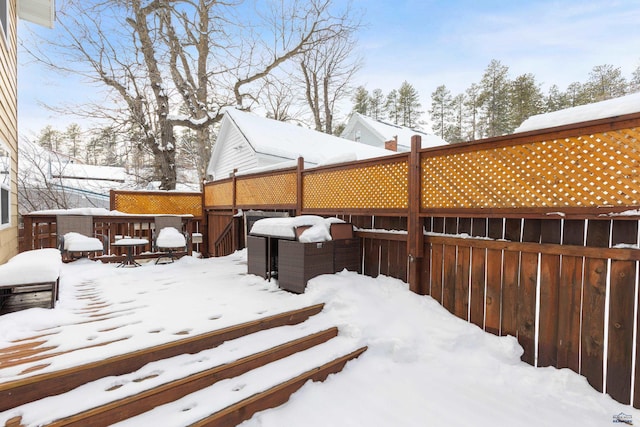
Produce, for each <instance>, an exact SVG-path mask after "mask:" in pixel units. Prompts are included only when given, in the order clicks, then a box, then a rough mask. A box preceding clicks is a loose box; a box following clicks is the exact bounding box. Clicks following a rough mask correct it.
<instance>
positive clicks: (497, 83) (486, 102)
mask: <svg viewBox="0 0 640 427" xmlns="http://www.w3.org/2000/svg"><path fill="white" fill-rule="evenodd" d="M508 73H509V67H507V66H505V65H502V64H501V63H500V61H497V60H495V59H494V60H492V61H491V62H490V63H489V66H488V67H487V69H486V70H485V72H484V75H483V76H482V80H481V81H480V86H481V88H482V89H481V93H480V99H481V103H482V117H481V120H482V125H483V128H484V136H487V137H493V136H498V135H504V134H507V133H509V132H511V130H512V128H511V126H510V120H509V106H510V102H509V98H510V88H511V82H510V81H509V76H508Z"/></svg>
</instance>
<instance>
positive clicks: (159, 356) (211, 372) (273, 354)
mask: <svg viewBox="0 0 640 427" xmlns="http://www.w3.org/2000/svg"><path fill="white" fill-rule="evenodd" d="M76 292H78V293H79V295H78V298H79V299H81V300H83V301H85V302H86V304H85V307H84V308H78V309H77V310H80V311H82V312H83V313H84V314H86V322H100V321H103V320H105V319H110V318H111V317H110V316H114V315H117V313H116V311H117V310H116V309H115V308H113V309H112V308H110V307H109V305H108V304H105V302H104V301H103V300H102V299H101V295H100V292H99V291H98V290H96V289H93V288H92V286H91V285H90V284H86V285H84V286H81V287H80V288H78V289H76ZM47 300H48V295H46V293H45V292H42V293H41V294H39V293H34V294H23V295H18V296H15V297H11V299H10V300H8V301H6V304H5V305H4V307H3V312H10V311H12V310H17V309H20V308H24V307H25V306H26V305H29V306H30V307H32V306H40V305H41V304H42V306H46V301H47ZM322 309H323V305H322V304H319V305H314V306H309V307H303V308H300V309H297V310H291V311H287V312H283V313H278V314H273V315H270V316H266V317H261V318H259V319H257V320H253V321H248V322H244V323H241V324H237V325H233V326H229V327H224V328H221V329H217V330H212V331H211V332H208V333H203V334H199V335H195V336H187V337H186V338H182V339H179V340H176V341H173V342H170V343H167V344H164V345H157V346H152V347H149V348H144V349H141V350H138V351H133V352H130V353H127V354H120V355H117V356H113V357H107V358H104V359H103V360H99V361H93V362H88V363H85V364H79V365H78V366H74V367H71V368H66V369H60V370H56V371H50V369H44V368H47V367H48V366H50V363H51V362H52V361H53V360H55V359H56V358H64V357H66V356H68V355H69V354H70V353H73V352H75V351H77V350H83V349H87V348H90V347H97V346H109V345H112V344H115V341H113V342H100V343H98V344H91V343H86V342H85V343H84V344H83V345H79V346H78V348H76V349H71V350H65V351H59V350H57V347H56V344H55V338H56V335H57V334H58V333H59V328H56V330H43V331H40V333H37V334H34V335H33V336H31V337H26V338H23V339H20V340H16V341H14V342H12V343H11V345H8V346H5V347H2V348H0V380H1V378H2V376H3V371H5V372H7V371H9V372H13V373H15V372H16V368H21V367H24V369H22V370H19V375H17V376H16V377H15V378H16V379H12V380H10V381H7V382H4V383H1V382H0V425H4V426H5V427H16V426H29V425H54V426H70V425H73V426H86V425H91V426H107V425H111V424H113V423H115V422H118V421H121V420H124V419H128V418H132V417H137V416H144V415H145V413H146V412H147V411H149V410H151V409H153V408H155V407H158V406H162V405H166V404H170V403H171V402H174V401H176V400H178V399H181V398H183V397H185V396H187V395H189V394H191V393H195V392H198V391H199V390H202V389H204V388H207V387H212V386H214V385H216V383H218V382H219V381H221V380H223V379H228V378H235V377H238V376H241V375H243V374H245V373H247V372H250V371H252V370H256V369H269V366H270V364H272V363H274V362H279V361H282V360H286V359H287V358H288V357H291V356H293V355H296V354H297V353H300V352H305V351H307V350H310V349H313V348H315V347H317V346H321V345H327V343H329V344H330V342H331V340H332V339H333V338H334V337H336V336H337V335H338V330H337V328H335V327H329V328H325V329H323V330H318V331H314V330H313V328H312V329H311V330H310V331H306V327H305V326H304V324H305V322H308V321H309V319H310V318H311V317H313V316H318V315H321V311H322ZM298 324H300V325H301V328H300V329H301V330H305V332H299V336H296V337H292V338H291V339H290V340H285V341H283V342H278V343H273V344H270V345H269V346H268V347H267V348H264V349H263V350H260V351H256V352H254V353H251V354H247V355H245V356H239V357H238V358H237V359H235V360H231V361H229V362H227V363H224V364H222V365H219V366H212V367H208V368H206V367H205V368H204V369H202V370H201V371H199V372H194V373H193V374H191V375H187V376H185V377H184V378H178V379H174V380H171V381H168V382H166V383H163V384H155V383H154V381H153V378H154V376H155V375H154V374H151V375H149V374H148V373H144V372H143V371H142V370H141V368H143V367H145V366H147V365H149V364H151V363H153V362H156V361H161V360H165V359H170V358H173V357H184V355H193V356H194V357H198V356H197V355H198V354H199V353H200V352H202V351H207V350H210V349H214V348H217V347H218V346H220V345H221V344H223V343H225V342H233V341H234V340H241V339H245V340H246V338H247V337H251V336H252V334H256V333H258V332H264V331H268V330H272V329H276V328H279V327H283V326H286V325H298ZM70 326H72V325H70ZM274 336H275V334H274ZM123 339H126V338H123ZM280 339H282V338H280ZM238 345H240V344H238ZM365 350H366V348H359V349H351V350H348V351H347V350H345V351H344V352H343V354H342V355H341V356H339V357H336V358H335V359H333V360H330V361H327V362H323V363H318V364H317V365H311V366H310V367H309V369H308V370H307V371H306V372H303V373H296V372H292V373H291V375H290V377H286V378H283V380H282V382H281V383H280V384H277V385H276V386H273V387H270V388H268V389H266V390H260V391H258V392H256V393H254V394H252V395H250V396H241V395H239V397H238V400H237V401H236V402H235V403H233V404H232V405H228V406H226V407H224V408H218V409H217V410H216V409H212V412H211V413H209V414H206V416H203V417H202V419H201V420H200V421H199V422H198V423H197V425H211V426H222V425H236V424H237V423H239V422H241V421H243V420H246V419H249V418H250V417H251V416H252V415H253V414H254V413H255V412H257V411H260V410H264V409H268V408H271V407H275V406H278V405H280V404H282V403H284V402H286V401H287V400H288V399H289V396H290V395H291V394H292V393H293V392H295V391H296V390H298V389H299V388H300V387H302V385H303V384H304V383H305V382H306V381H308V380H309V379H311V380H313V381H322V380H324V379H325V378H326V377H327V376H328V375H329V374H330V373H335V372H339V371H340V370H342V367H343V366H344V365H345V364H346V363H347V361H349V360H351V359H353V358H356V357H358V356H359V355H360V354H361V353H362V352H363V351H365ZM252 351H253V350H252ZM74 357H76V358H77V356H74ZM54 366H55V365H54ZM39 371H42V372H41V373H39ZM138 371H140V373H138ZM132 373H133V374H134V375H137V376H139V377H140V378H139V379H137V380H134V381H133V382H136V383H140V382H142V383H149V387H148V388H147V389H145V390H144V391H142V392H137V393H135V394H133V395H130V396H128V397H126V398H122V397H117V396H116V393H115V390H117V389H118V388H119V386H113V379H114V378H118V377H119V376H126V375H130V374H132ZM6 377H7V376H6V375H5V378H6ZM105 380H106V381H105ZM100 381H105V384H111V386H107V385H105V387H104V390H103V391H102V394H103V395H104V396H106V397H104V396H101V397H104V398H103V400H102V401H103V402H104V403H103V404H98V406H96V407H93V408H90V409H86V408H79V409H74V408H69V409H68V411H67V412H66V413H65V414H64V415H56V418H54V419H49V420H46V421H45V422H43V423H41V422H37V423H36V424H32V423H30V422H29V421H24V420H23V418H27V420H28V419H29V417H28V409H27V410H24V409H22V407H24V408H29V407H33V404H32V402H35V403H36V404H37V403H38V402H40V401H43V402H44V401H46V399H55V398H57V397H60V396H63V395H67V396H69V397H72V396H75V395H78V396H79V397H78V399H79V400H78V401H80V400H84V398H83V397H82V393H83V392H82V387H83V386H85V385H86V384H88V383H95V382H100ZM74 393H75V394H74ZM110 393H111V394H113V395H114V398H113V399H110V398H109V397H108V396H109V394H110ZM29 405H31V406H29ZM14 408H16V409H18V411H17V412H16V413H15V414H12V410H13V409H14ZM3 414H5V417H4V418H2V415H3ZM18 414H23V415H18ZM141 422H142V423H143V424H144V423H145V422H144V421H141Z"/></svg>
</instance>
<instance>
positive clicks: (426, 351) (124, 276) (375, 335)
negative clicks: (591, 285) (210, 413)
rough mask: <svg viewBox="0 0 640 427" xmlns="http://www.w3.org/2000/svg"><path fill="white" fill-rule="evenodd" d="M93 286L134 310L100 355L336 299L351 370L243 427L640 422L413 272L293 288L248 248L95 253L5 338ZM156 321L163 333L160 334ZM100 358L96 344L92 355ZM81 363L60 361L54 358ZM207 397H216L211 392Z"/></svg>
mask: <svg viewBox="0 0 640 427" xmlns="http://www.w3.org/2000/svg"><path fill="white" fill-rule="evenodd" d="M89 282H92V283H93V284H94V286H96V287H97V288H98V289H99V294H100V296H101V298H102V299H104V300H105V301H106V302H108V303H110V304H112V306H113V305H115V306H117V307H120V309H121V310H122V311H118V313H119V317H115V318H113V319H112V320H111V321H112V322H113V326H117V325H120V326H121V327H120V328H118V329H115V330H113V331H112V332H113V335H112V336H111V338H115V337H117V336H130V337H131V339H126V340H124V341H122V342H121V343H118V344H112V345H110V346H107V347H104V348H103V349H101V350H97V351H96V354H95V355H94V356H99V357H100V358H104V357H107V356H109V354H105V351H106V350H105V349H109V350H108V351H110V352H111V351H115V349H117V350H118V351H123V350H131V349H133V348H134V347H135V348H137V347H139V346H141V345H148V344H150V343H155V342H156V341H155V340H158V339H160V340H167V339H179V338H180V337H181V336H176V335H175V334H176V333H178V332H180V331H189V333H190V334H196V333H200V332H204V331H205V330H209V329H211V327H212V325H214V324H215V325H216V326H220V327H222V326H225V325H229V324H232V323H233V322H237V321H243V320H246V319H247V318H249V317H255V316H258V313H262V314H261V315H268V314H271V313H275V312H278V311H285V310H288V309H292V308H296V307H302V306H306V305H309V304H313V303H318V302H324V303H326V306H325V310H324V312H323V313H322V314H321V316H322V317H323V318H325V320H323V322H327V321H329V322H330V323H331V324H335V325H337V326H338V327H339V328H340V339H341V340H342V341H345V342H348V343H350V345H352V346H354V347H355V346H359V345H368V346H369V350H368V351H367V352H365V353H364V354H363V355H362V356H360V357H359V358H358V359H357V360H354V361H352V362H349V363H348V364H347V365H346V367H345V369H344V370H343V371H342V372H341V373H339V374H337V375H331V376H329V378H328V379H327V381H325V382H324V383H307V384H306V385H305V386H304V387H303V388H302V389H301V390H299V391H298V392H297V393H295V394H294V395H293V396H292V398H291V399H290V401H289V402H288V403H286V404H284V405H282V406H281V407H278V408H275V409H271V410H267V411H263V412H261V413H258V414H256V415H255V416H254V417H253V418H252V419H251V420H248V421H246V422H245V423H243V426H244V427H248V426H260V427H269V426H274V427H275V426H277V427H282V426H300V425H304V426H305V427H307V426H309V427H313V426H323V427H324V426H328V425H332V426H424V425H433V426H448V425H451V426H460V425H462V426H467V425H473V426H491V427H494V426H527V427H529V426H536V427H537V426H547V425H580V426H605V425H611V424H612V422H613V421H614V417H615V416H616V415H618V414H621V413H623V414H626V415H628V416H630V417H632V418H634V419H635V420H636V422H637V420H640V411H638V410H636V409H634V408H632V407H630V406H628V405H622V404H619V403H617V402H615V401H613V400H612V399H611V398H609V397H608V396H606V395H603V394H601V393H598V392H597V391H595V390H594V389H592V388H591V387H590V386H589V385H588V383H587V381H586V379H585V378H583V377H581V376H579V375H577V374H575V373H573V372H571V371H570V370H568V369H561V370H559V369H555V368H534V367H532V366H529V365H527V364H526V363H524V362H521V361H520V355H521V354H522V348H521V347H520V346H519V345H518V343H517V341H516V340H515V338H513V337H497V336H494V335H491V334H488V333H484V332H483V331H482V330H480V329H479V328H478V327H476V326H475V325H472V324H469V323H467V322H465V321H463V320H460V319H458V318H456V317H454V316H453V315H451V314H450V313H448V312H447V311H446V310H445V309H444V308H442V307H441V306H440V305H439V304H438V303H437V302H435V301H434V300H433V299H432V298H430V297H426V296H419V295H416V294H414V293H412V292H410V291H409V290H408V286H407V284H405V283H403V282H401V281H398V280H395V279H391V278H388V277H385V276H380V277H378V278H375V279H374V278H370V277H366V276H362V275H358V274H356V273H352V272H346V271H345V272H341V273H338V274H335V275H324V276H319V277H316V278H314V279H312V280H311V281H310V282H309V285H308V287H307V291H306V293H305V294H302V295H295V294H289V293H286V292H283V291H281V290H279V289H278V288H277V286H276V282H275V281H272V282H267V281H264V280H263V279H261V278H258V277H256V276H249V275H247V274H246V252H245V251H242V252H239V253H236V254H234V255H232V256H229V257H225V258H218V259H205V260H198V259H194V258H190V257H185V258H182V259H181V260H180V261H178V262H176V263H174V264H170V265H164V266H150V265H145V266H144V267H142V268H138V269H131V270H124V271H123V270H120V269H116V268H115V267H114V266H110V265H102V264H100V263H94V262H90V261H86V260H85V261H76V262H74V263H71V264H66V265H64V267H63V280H62V295H61V300H60V302H59V305H58V306H57V307H56V308H55V309H54V310H44V309H30V310H25V311H23V312H18V313H12V314H8V315H4V316H1V317H0V342H2V341H5V342H8V341H9V340H11V339H16V338H22V337H25V336H31V335H35V331H36V330H38V329H41V328H43V327H47V326H52V327H54V328H55V325H57V324H60V323H72V322H73V321H76V320H78V318H80V317H81V316H80V315H79V314H77V313H76V310H77V309H78V308H81V307H83V306H84V304H85V303H84V302H82V301H81V300H78V299H77V298H76V290H77V288H81V287H82V285H83V283H89ZM136 307H137V308H136ZM105 310H112V311H117V310H113V307H112V308H111V309H108V308H105ZM216 316H218V318H217V319H216ZM213 319H215V320H213ZM107 322H109V321H107ZM104 326H105V323H104V322H100V327H101V328H104ZM82 328H83V329H77V330H75V332H71V333H69V334H67V333H65V332H64V331H62V330H61V331H60V332H59V333H58V334H57V338H56V340H57V343H58V344H59V345H60V346H62V347H68V348H71V347H74V346H77V344H78V342H86V340H89V339H90V337H92V336H96V337H97V336H99V335H101V334H102V333H100V332H99V331H98V330H96V329H95V328H96V325H95V324H92V323H89V324H86V325H84V326H83V327H82ZM92 328H93V329H92ZM152 328H157V329H160V330H161V331H159V332H158V333H150V332H151V329H152ZM65 329H66V328H65ZM118 331H120V332H118ZM96 339H97V338H96ZM90 355H92V352H91V351H85V352H84V354H83V357H87V356H90ZM79 362H80V361H79V360H73V361H67V360H65V361H64V363H63V361H62V360H57V361H56V365H57V367H61V366H60V365H63V364H67V363H70V364H71V365H73V364H75V363H79ZM165 368H170V367H165ZM149 369H152V368H151V367H150V368H149ZM176 369H181V368H180V367H179V366H176ZM168 370H170V369H168ZM5 374H6V371H5V370H3V375H5ZM247 378H251V385H252V386H255V387H259V386H267V385H268V384H257V383H259V382H262V381H265V382H266V381H269V380H268V379H266V378H263V377H262V376H258V375H254V376H252V377H247ZM8 379H11V378H7V377H6V376H5V377H3V378H2V379H1V380H2V381H6V380H8ZM204 393H205V394H206V393H210V394H209V395H207V398H206V399H211V398H213V399H221V400H224V399H226V398H228V396H227V394H228V392H227V394H224V395H219V396H218V397H216V394H215V393H214V392H213V391H208V390H204ZM205 394H203V396H204V395H205ZM85 396H91V394H90V393H86V394H85ZM197 396H199V395H197V394H194V395H193V396H191V399H197ZM89 399H90V398H89ZM203 399H204V398H203ZM51 402H52V401H50V400H48V399H43V400H42V401H40V402H35V403H32V404H29V405H30V406H29V414H30V416H32V417H34V419H35V418H37V416H38V414H40V415H39V416H41V417H46V414H47V413H48V411H49V412H50V411H52V410H53V409H54V408H53V407H52V405H53V404H52V403H51ZM196 403H198V401H196ZM199 403H200V404H199V405H197V406H206V405H207V400H202V401H200V402H199ZM16 411H20V409H19V408H17V409H16V410H10V411H5V413H2V414H0V424H1V423H2V422H4V420H6V419H7V417H10V416H11V415H15V414H16ZM160 412H162V411H160ZM169 414H170V415H168V416H167V415H166V414H164V415H163V418H159V419H156V421H157V422H160V424H158V425H163V426H172V425H175V426H179V425H182V424H181V421H180V420H182V419H183V418H181V417H182V416H184V414H178V413H175V412H174V415H175V417H172V416H171V412H170V411H169ZM25 415H26V414H25ZM151 419H153V418H151ZM158 420H160V421H158Z"/></svg>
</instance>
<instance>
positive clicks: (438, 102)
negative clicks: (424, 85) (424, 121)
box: [429, 85, 453, 140]
mask: <svg viewBox="0 0 640 427" xmlns="http://www.w3.org/2000/svg"><path fill="white" fill-rule="evenodd" d="M452 106H453V97H452V96H451V92H450V91H449V89H447V87H446V86H445V85H441V86H438V87H437V88H436V90H435V91H434V92H433V93H432V94H431V109H430V110H429V114H430V115H431V122H432V125H431V129H432V130H433V132H434V133H435V134H436V135H438V136H440V138H442V139H444V140H447V139H446V138H445V134H446V133H447V127H448V126H449V123H450V122H451V115H452Z"/></svg>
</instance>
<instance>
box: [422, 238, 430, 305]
mask: <svg viewBox="0 0 640 427" xmlns="http://www.w3.org/2000/svg"><path fill="white" fill-rule="evenodd" d="M423 253H424V260H423V262H422V265H421V266H420V275H421V279H420V283H421V286H422V288H421V289H420V290H419V295H431V260H432V255H431V245H430V244H429V242H427V241H425V242H424V249H423Z"/></svg>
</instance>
